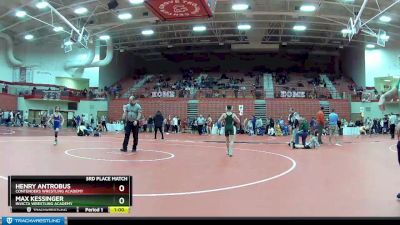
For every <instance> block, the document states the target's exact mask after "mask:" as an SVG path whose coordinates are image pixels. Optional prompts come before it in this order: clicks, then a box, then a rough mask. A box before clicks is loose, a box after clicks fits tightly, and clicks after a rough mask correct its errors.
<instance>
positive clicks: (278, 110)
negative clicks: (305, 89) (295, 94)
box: [266, 98, 320, 121]
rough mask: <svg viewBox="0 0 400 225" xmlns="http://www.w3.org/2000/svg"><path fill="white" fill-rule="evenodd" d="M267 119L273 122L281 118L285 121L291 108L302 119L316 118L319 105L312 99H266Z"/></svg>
mask: <svg viewBox="0 0 400 225" xmlns="http://www.w3.org/2000/svg"><path fill="white" fill-rule="evenodd" d="M266 101H267V117H268V118H270V117H272V118H273V119H274V120H276V119H279V118H280V117H282V118H283V119H284V120H285V121H287V118H288V116H289V109H290V108H293V109H294V110H295V111H296V112H298V113H299V114H300V115H301V116H302V117H305V118H307V119H308V120H309V119H311V118H312V117H313V116H316V114H317V112H318V111H319V108H320V105H319V101H318V100H313V99H278V98H277V99H267V100H266Z"/></svg>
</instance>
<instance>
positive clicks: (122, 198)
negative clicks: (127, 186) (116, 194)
mask: <svg viewBox="0 0 400 225" xmlns="http://www.w3.org/2000/svg"><path fill="white" fill-rule="evenodd" d="M118 202H119V204H121V205H123V204H125V198H124V197H121V198H119V199H118Z"/></svg>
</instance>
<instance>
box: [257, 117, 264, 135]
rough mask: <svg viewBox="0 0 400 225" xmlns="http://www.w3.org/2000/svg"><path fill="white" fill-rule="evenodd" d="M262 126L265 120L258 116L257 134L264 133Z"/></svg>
mask: <svg viewBox="0 0 400 225" xmlns="http://www.w3.org/2000/svg"><path fill="white" fill-rule="evenodd" d="M262 127H263V121H262V119H261V118H258V119H257V120H256V130H257V135H262V134H261V133H262V131H261V129H262Z"/></svg>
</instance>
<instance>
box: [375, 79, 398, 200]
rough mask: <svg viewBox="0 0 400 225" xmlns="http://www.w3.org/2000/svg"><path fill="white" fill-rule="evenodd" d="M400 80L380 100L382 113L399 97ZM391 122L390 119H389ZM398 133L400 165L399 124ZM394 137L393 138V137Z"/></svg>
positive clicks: (379, 104)
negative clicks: (387, 105) (391, 100)
mask: <svg viewBox="0 0 400 225" xmlns="http://www.w3.org/2000/svg"><path fill="white" fill-rule="evenodd" d="M399 87H400V80H399V81H398V82H397V84H396V85H395V86H394V87H393V88H392V89H391V90H390V91H388V92H386V93H385V94H383V95H382V96H381V98H380V99H379V102H378V106H379V108H380V109H381V110H382V111H385V103H386V102H387V101H388V100H390V99H393V98H394V97H397V98H398V97H399V96H400V94H399V91H400V88H399ZM389 122H390V118H389ZM396 133H397V157H398V162H399V164H400V124H397V127H396ZM392 137H393V136H392ZM397 199H398V200H400V193H398V194H397Z"/></svg>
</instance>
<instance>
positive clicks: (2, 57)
mask: <svg viewBox="0 0 400 225" xmlns="http://www.w3.org/2000/svg"><path fill="white" fill-rule="evenodd" d="M6 51H7V46H6V42H5V41H4V40H3V39H0V80H4V81H9V82H11V81H12V79H13V68H12V66H11V64H10V62H9V61H8V59H7V56H6ZM15 57H17V58H18V56H15Z"/></svg>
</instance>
